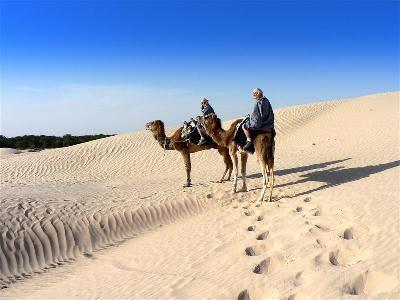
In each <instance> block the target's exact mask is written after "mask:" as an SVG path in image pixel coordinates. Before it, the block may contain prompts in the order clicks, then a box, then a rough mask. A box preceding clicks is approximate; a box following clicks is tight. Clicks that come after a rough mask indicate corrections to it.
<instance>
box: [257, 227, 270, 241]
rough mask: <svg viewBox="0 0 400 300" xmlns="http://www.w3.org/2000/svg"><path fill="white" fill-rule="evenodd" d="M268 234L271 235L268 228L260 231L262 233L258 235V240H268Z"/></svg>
mask: <svg viewBox="0 0 400 300" xmlns="http://www.w3.org/2000/svg"><path fill="white" fill-rule="evenodd" d="M268 235H269V231H268V230H267V231H264V232H262V233H260V234H259V235H258V236H257V240H259V241H262V240H266V239H267V237H268Z"/></svg>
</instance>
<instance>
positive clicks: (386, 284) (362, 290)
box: [344, 270, 399, 297]
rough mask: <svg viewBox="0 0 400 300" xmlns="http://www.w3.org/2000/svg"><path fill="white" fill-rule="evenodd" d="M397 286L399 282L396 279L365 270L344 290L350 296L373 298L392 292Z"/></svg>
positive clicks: (347, 284)
mask: <svg viewBox="0 0 400 300" xmlns="http://www.w3.org/2000/svg"><path fill="white" fill-rule="evenodd" d="M398 284H399V280H398V278H397V277H394V276H390V275H386V274H383V273H380V272H376V271H372V270H367V271H366V272H364V273H362V274H360V275H359V276H357V277H356V278H355V279H353V280H352V281H350V282H348V283H346V285H345V287H344V288H345V291H346V292H347V293H349V294H352V295H363V296H367V297H374V296H377V295H380V294H383V293H388V292H390V291H392V290H393V289H394V288H396V287H397V286H398Z"/></svg>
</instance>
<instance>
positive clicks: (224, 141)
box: [203, 114, 275, 201]
mask: <svg viewBox="0 0 400 300" xmlns="http://www.w3.org/2000/svg"><path fill="white" fill-rule="evenodd" d="M242 120H243V119H238V120H236V121H234V122H233V123H232V124H231V126H230V128H229V129H228V130H224V129H223V128H222V125H221V120H220V119H218V118H217V116H216V115H214V114H212V115H208V116H207V117H206V118H204V121H203V123H204V126H205V128H206V130H207V132H208V134H209V135H210V136H211V137H212V139H213V140H214V141H215V142H216V143H217V144H218V145H220V146H222V147H228V148H229V152H230V155H231V157H232V161H233V168H234V173H233V175H234V178H233V179H234V180H233V188H232V191H233V192H236V186H237V176H238V156H237V152H238V151H239V150H240V149H239V147H238V145H237V143H236V142H235V141H234V140H233V139H234V135H235V131H236V126H237V125H238V124H239V123H241V122H242ZM253 143H254V148H255V152H256V155H257V159H258V162H259V164H260V168H261V173H262V175H263V189H262V192H261V196H260V198H259V200H260V201H263V199H264V195H265V190H266V189H267V185H268V182H269V184H270V188H269V200H268V201H271V199H272V190H273V188H274V151H275V141H274V136H273V132H272V130H271V131H263V132H260V133H259V134H258V135H257V136H256V137H255V139H254V140H253ZM240 156H241V173H242V178H243V187H242V191H246V190H247V186H246V163H247V157H248V154H247V152H244V151H241V152H240ZM267 167H268V169H267ZM267 172H268V176H267Z"/></svg>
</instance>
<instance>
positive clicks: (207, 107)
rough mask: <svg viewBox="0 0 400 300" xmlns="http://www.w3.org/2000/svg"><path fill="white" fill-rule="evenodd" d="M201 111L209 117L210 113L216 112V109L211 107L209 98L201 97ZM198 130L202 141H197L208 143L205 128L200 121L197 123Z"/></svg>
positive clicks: (199, 143)
mask: <svg viewBox="0 0 400 300" xmlns="http://www.w3.org/2000/svg"><path fill="white" fill-rule="evenodd" d="M200 104H201V112H202V113H203V116H205V117H207V116H208V115H209V114H215V112H214V109H213V108H212V107H211V105H210V103H208V99H206V98H203V99H201V102H200ZM197 130H198V132H199V134H200V141H199V142H198V143H197V145H199V146H200V145H204V144H205V143H206V139H205V138H204V134H206V133H205V129H204V127H203V125H201V124H200V123H197Z"/></svg>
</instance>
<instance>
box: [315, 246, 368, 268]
mask: <svg viewBox="0 0 400 300" xmlns="http://www.w3.org/2000/svg"><path fill="white" fill-rule="evenodd" d="M371 256H372V252H371V251H369V250H362V249H358V248H356V247H346V248H345V247H338V248H336V249H335V250H333V251H330V252H327V251H326V252H323V253H322V254H320V255H318V256H316V257H315V262H316V263H317V264H318V265H320V264H323V263H330V264H332V265H334V266H342V267H348V266H352V265H354V264H356V263H358V262H360V261H363V260H366V259H368V258H370V257H371Z"/></svg>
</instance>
